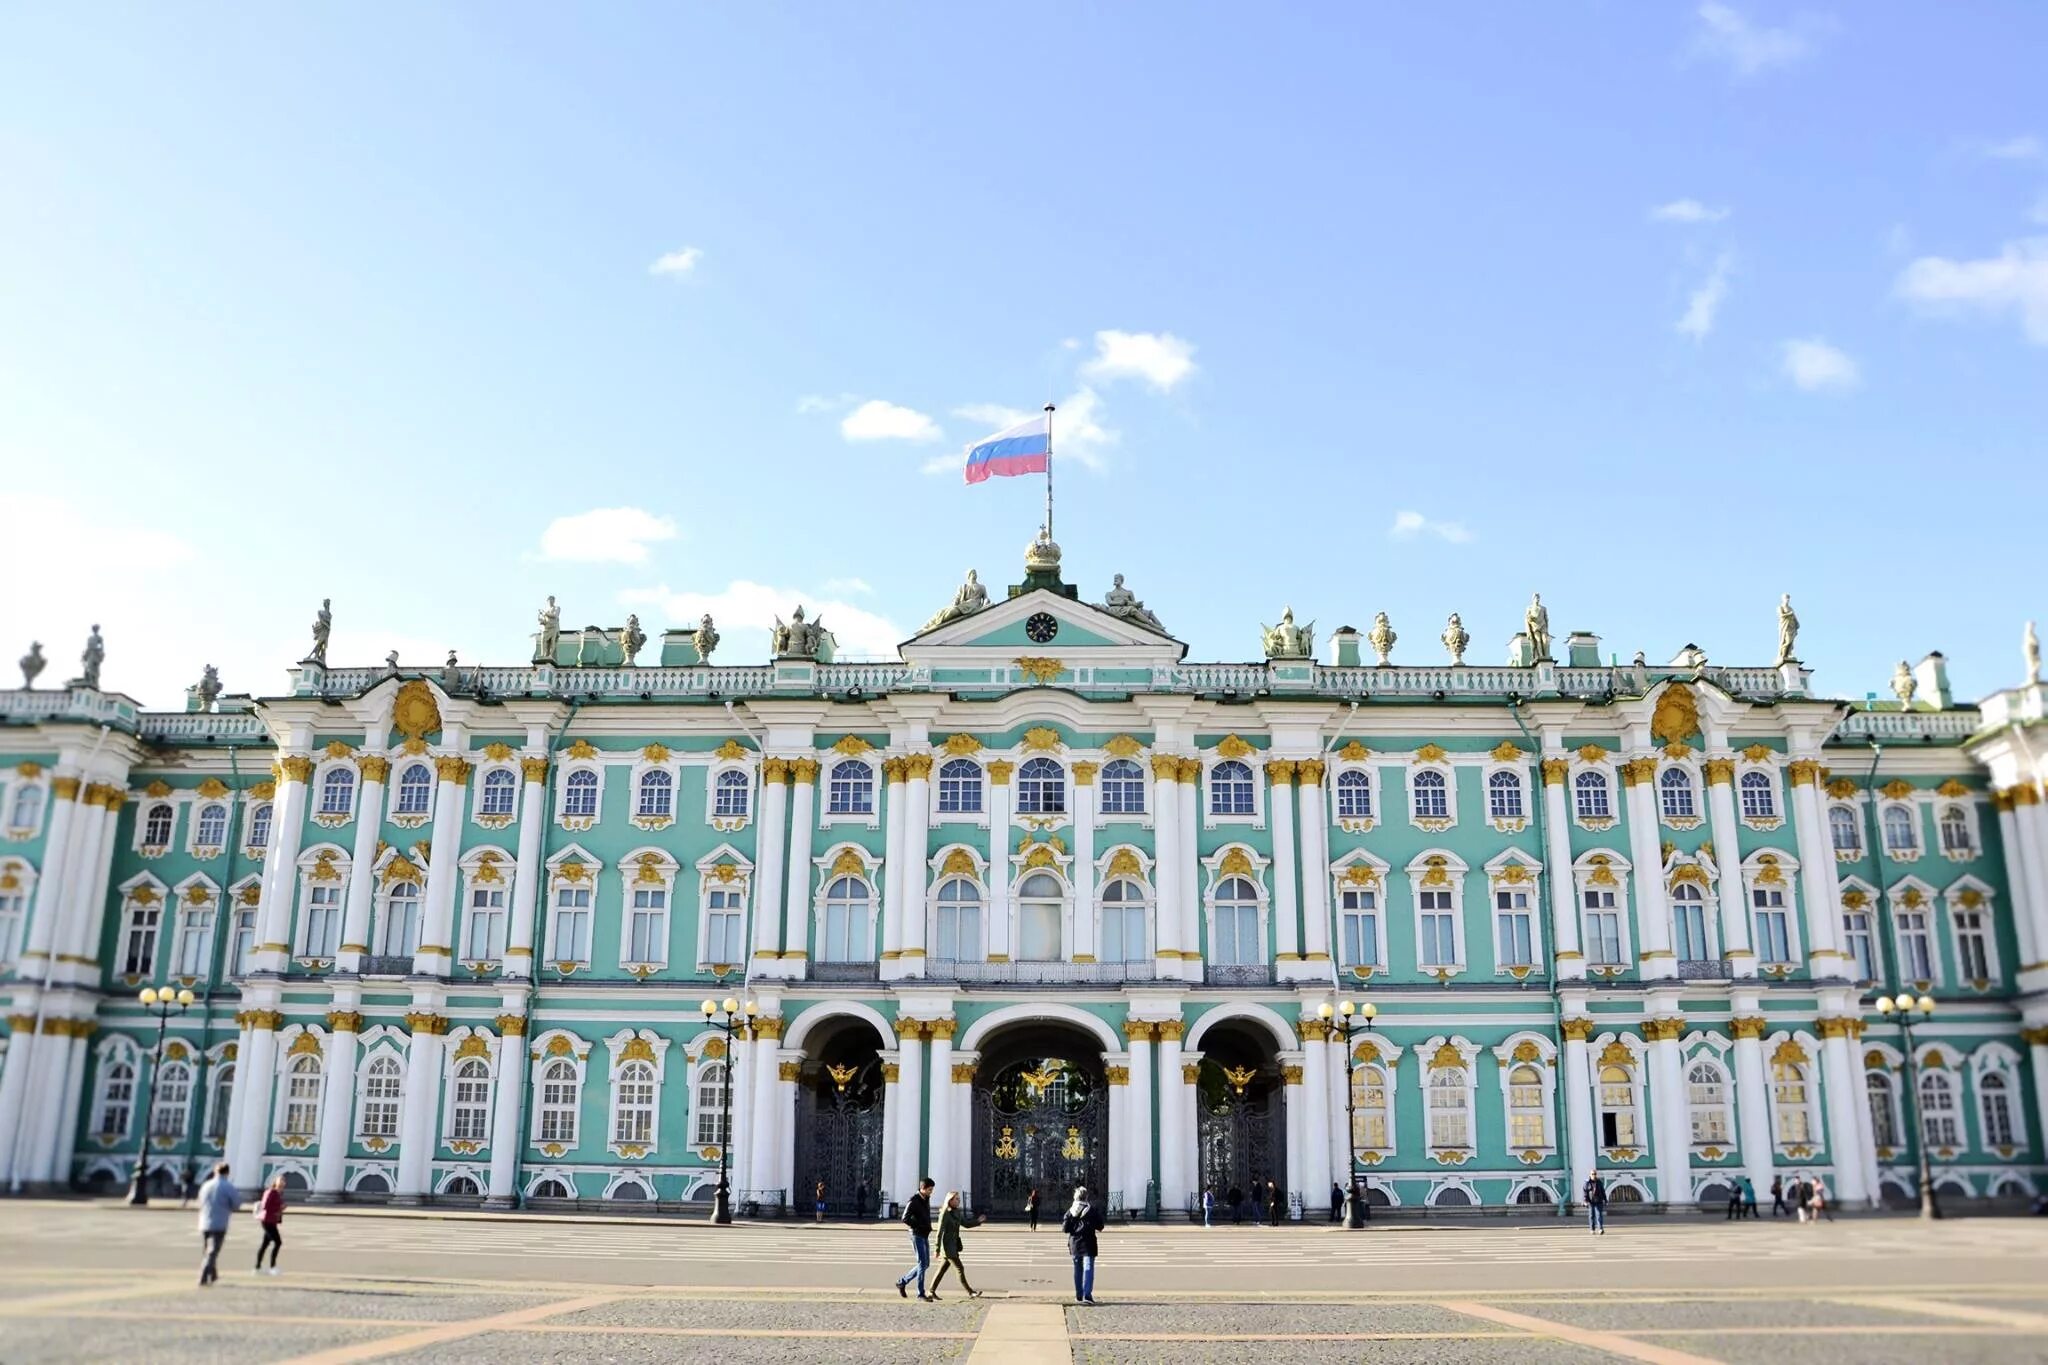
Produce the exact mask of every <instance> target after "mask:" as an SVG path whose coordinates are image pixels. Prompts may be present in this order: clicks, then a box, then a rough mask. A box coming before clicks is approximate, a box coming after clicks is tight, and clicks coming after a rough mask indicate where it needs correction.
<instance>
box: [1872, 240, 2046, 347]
mask: <svg viewBox="0 0 2048 1365" xmlns="http://www.w3.org/2000/svg"><path fill="white" fill-rule="evenodd" d="M1896 288H1897V290H1898V293H1899V296H1900V297H1901V298H1904V299H1907V300H1909V301H1911V302H1913V303H1916V304H1919V305H1921V306H1922V307H1923V308H1926V309H1929V310H1931V311H1935V312H1978V313H1985V314H1989V315H1991V316H1994V317H1997V316H2002V315H2004V314H2006V313H2008V312H2012V313H2017V314H2019V318H2020V326H2021V328H2022V329H2023V330H2024V331H2025V332H2026V336H2027V340H2028V341H2030V342H2032V343H2034V344H2035V345H2036V346H2048V237H2028V238H2023V239H2021V240H2020V241H2016V242H2007V243H2006V244H2005V246H2004V247H2003V249H2001V250H2000V252H1999V254H1998V255H1996V256H1986V257H1982V258H1980V259H1978V260H1974V261H1958V260H1951V259H1950V258H1948V257H1946V256H1922V257H1920V258H1919V259H1918V260H1916V261H1914V262H1913V263H1912V264H1910V265H1908V266H1907V267H1906V268H1905V270H1904V271H1903V272H1901V273H1900V275H1899V279H1898V284H1897V286H1896Z"/></svg>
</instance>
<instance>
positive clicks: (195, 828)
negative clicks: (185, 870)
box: [185, 777, 235, 863]
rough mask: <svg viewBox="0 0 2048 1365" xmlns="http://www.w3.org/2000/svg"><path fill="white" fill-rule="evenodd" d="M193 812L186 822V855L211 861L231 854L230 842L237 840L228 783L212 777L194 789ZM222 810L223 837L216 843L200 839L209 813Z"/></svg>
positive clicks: (233, 807)
mask: <svg viewBox="0 0 2048 1365" xmlns="http://www.w3.org/2000/svg"><path fill="white" fill-rule="evenodd" d="M192 795H193V801H192V812H191V815H190V816H189V817H188V819H187V821H186V830H185V852H186V853H188V854H190V855H191V856H192V857H193V858H195V859H197V860H198V861H200V862H202V863H205V862H211V861H213V860H214V859H215V858H218V857H220V856H221V854H223V853H225V852H227V848H228V841H229V840H231V839H233V838H234V837H235V803H234V794H233V793H232V792H230V791H229V790H228V788H227V784H226V783H225V782H222V781H221V780H220V779H219V778H217V777H209V778H207V779H206V780H205V781H204V782H201V783H200V784H199V786H198V787H197V788H195V789H194V790H193V793H192ZM216 806H218V807H219V808H220V838H219V839H218V840H217V841H214V842H212V843H205V842H202V841H201V840H200V837H199V835H200V832H201V830H202V829H203V827H204V826H205V823H206V820H205V816H206V812H207V811H209V810H212V809H213V808H214V807H216Z"/></svg>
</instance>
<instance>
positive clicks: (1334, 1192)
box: [1330, 1180, 1344, 1223]
mask: <svg viewBox="0 0 2048 1365" xmlns="http://www.w3.org/2000/svg"><path fill="white" fill-rule="evenodd" d="M1330 1221H1331V1222H1333V1223H1341V1222H1343V1221H1344V1187H1343V1186H1342V1185H1339V1184H1338V1183H1337V1182H1336V1181H1334V1180H1332V1181H1331V1182H1330Z"/></svg>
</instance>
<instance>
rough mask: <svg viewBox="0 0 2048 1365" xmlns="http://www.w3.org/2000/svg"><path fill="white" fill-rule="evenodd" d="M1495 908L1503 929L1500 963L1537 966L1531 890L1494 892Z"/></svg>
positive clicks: (1498, 921) (1500, 926) (1497, 921)
mask: <svg viewBox="0 0 2048 1365" xmlns="http://www.w3.org/2000/svg"><path fill="white" fill-rule="evenodd" d="M1493 907H1494V922H1495V924H1496V925H1497V927H1498V928H1499V930H1500V958H1499V965H1501V966H1503V967H1533V966H1535V965H1536V951H1535V946H1534V945H1535V938H1534V934H1533V932H1532V928H1531V922H1530V915H1529V893H1528V892H1526V891H1496V892H1494V893H1493Z"/></svg>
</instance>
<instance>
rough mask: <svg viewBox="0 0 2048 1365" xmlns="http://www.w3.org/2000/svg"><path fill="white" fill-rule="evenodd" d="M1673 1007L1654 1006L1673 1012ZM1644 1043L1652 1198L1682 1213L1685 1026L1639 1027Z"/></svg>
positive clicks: (1687, 1185)
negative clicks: (1653, 1176)
mask: <svg viewBox="0 0 2048 1365" xmlns="http://www.w3.org/2000/svg"><path fill="white" fill-rule="evenodd" d="M1677 1003H1678V1002H1677V1001H1675V1000H1671V1001H1663V1002H1658V1004H1657V1006H1656V1007H1658V1008H1666V1009H1675V1008H1677ZM1643 1036H1644V1037H1645V1038H1647V1039H1648V1040H1649V1053H1650V1064H1649V1072H1650V1108H1651V1112H1652V1113H1653V1114H1654V1116H1655V1117H1654V1119H1653V1121H1652V1132H1651V1148H1650V1156H1651V1159H1652V1160H1653V1161H1654V1162H1655V1163H1656V1168H1657V1195H1658V1198H1659V1199H1660V1200H1662V1201H1663V1202H1664V1203H1666V1204H1669V1205H1672V1206H1673V1207H1677V1208H1684V1207H1686V1206H1687V1205H1689V1204H1691V1203H1692V1116H1691V1104H1690V1103H1689V1100H1688V1097H1687V1095H1686V1089H1685V1058H1684V1056H1683V1055H1682V1053H1681V1050H1680V1045H1679V1041H1678V1040H1679V1039H1680V1038H1682V1037H1684V1036H1685V1020H1684V1019H1683V1018H1681V1017H1679V1016H1677V1015H1667V1016H1665V1017H1663V1018H1659V1019H1645V1020H1644V1021H1643Z"/></svg>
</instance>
